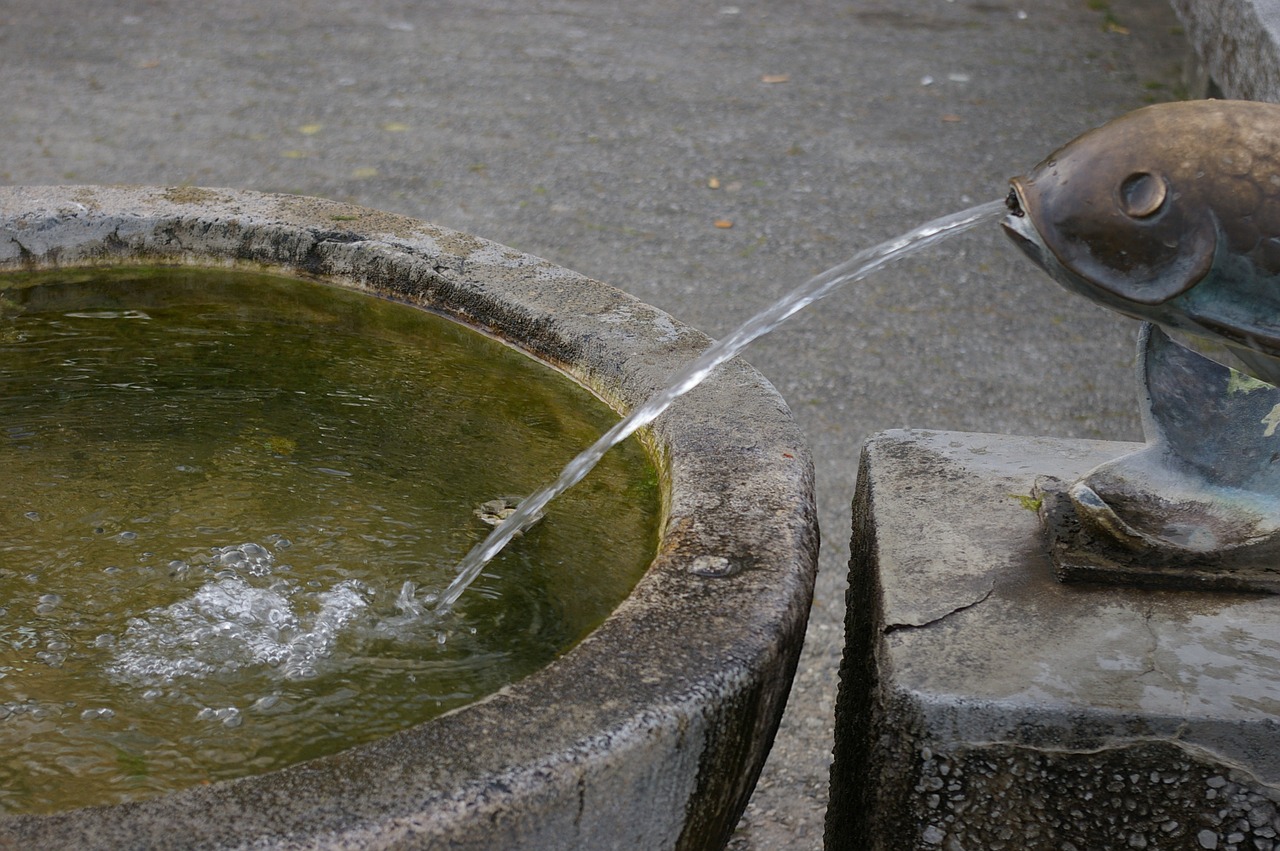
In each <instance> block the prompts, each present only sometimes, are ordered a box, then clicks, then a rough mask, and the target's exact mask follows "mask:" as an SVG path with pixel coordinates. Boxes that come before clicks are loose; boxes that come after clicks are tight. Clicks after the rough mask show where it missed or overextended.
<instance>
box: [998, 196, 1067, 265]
mask: <svg viewBox="0 0 1280 851" xmlns="http://www.w3.org/2000/svg"><path fill="white" fill-rule="evenodd" d="M1004 203H1005V206H1006V207H1008V208H1009V213H1008V214H1007V215H1006V216H1005V217H1004V219H1003V220H1002V221H1001V222H1000V226H1001V227H1002V228H1004V232H1005V233H1006V234H1007V235H1008V236H1009V238H1010V239H1011V240H1013V244H1014V245H1016V246H1018V249H1019V250H1020V251H1021V252H1022V253H1023V254H1025V255H1027V257H1029V258H1030V259H1031V261H1032V262H1034V263H1035V264H1036V265H1037V266H1039V267H1040V268H1041V269H1044V270H1045V271H1049V270H1050V269H1052V268H1053V266H1054V265H1056V264H1055V263H1053V262H1052V261H1051V260H1050V257H1051V256H1052V255H1050V253H1049V249H1048V246H1046V245H1045V244H1044V239H1043V238H1042V237H1041V236H1040V232H1039V231H1037V230H1036V227H1035V225H1034V224H1032V222H1031V217H1030V216H1029V215H1027V204H1026V200H1025V198H1024V197H1023V194H1022V187H1021V186H1020V185H1019V182H1018V178H1014V179H1013V180H1012V181H1010V182H1009V195H1008V197H1007V198H1005V199H1004Z"/></svg>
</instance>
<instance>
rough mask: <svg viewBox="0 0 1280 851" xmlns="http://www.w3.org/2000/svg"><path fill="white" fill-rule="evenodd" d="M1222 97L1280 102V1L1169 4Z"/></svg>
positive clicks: (1172, 0) (1176, 1)
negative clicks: (1184, 27) (1184, 26)
mask: <svg viewBox="0 0 1280 851" xmlns="http://www.w3.org/2000/svg"><path fill="white" fill-rule="evenodd" d="M1170 3H1171V5H1172V6H1173V8H1174V10H1175V11H1176V12H1177V15H1178V18H1179V19H1180V20H1182V22H1183V23H1184V24H1185V25H1186V30H1187V37H1188V39H1189V40H1190V42H1191V43H1192V45H1193V46H1194V48H1195V52H1196V55H1197V56H1198V58H1199V60H1200V65H1201V66H1202V67H1203V68H1204V70H1205V72H1206V73H1207V74H1208V75H1209V77H1210V78H1212V79H1213V81H1214V83H1216V84H1217V86H1218V89H1219V91H1221V93H1222V95H1223V96H1225V97H1230V98H1241V99H1244V100H1266V101H1272V102H1280V0H1215V2H1205V0H1170Z"/></svg>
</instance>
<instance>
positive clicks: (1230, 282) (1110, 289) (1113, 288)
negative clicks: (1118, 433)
mask: <svg viewBox="0 0 1280 851" xmlns="http://www.w3.org/2000/svg"><path fill="white" fill-rule="evenodd" d="M1011 183H1012V192H1011V193H1010V195H1009V201H1008V203H1009V207H1010V210H1011V215H1010V216H1009V217H1008V218H1007V219H1006V221H1005V223H1004V226H1005V229H1006V230H1007V232H1008V233H1009V234H1010V236H1012V237H1013V239H1014V241H1015V242H1016V243H1017V244H1018V246H1019V247H1020V248H1021V249H1022V250H1023V251H1024V252H1025V253H1026V254H1028V255H1029V256H1030V257H1031V258H1032V259H1033V260H1034V261H1035V262H1036V263H1037V264H1039V265H1040V266H1041V267H1043V268H1044V269H1045V270H1046V271H1048V272H1049V274H1050V275H1052V276H1053V277H1054V278H1055V279H1056V280H1057V281H1058V282H1059V283H1061V284H1063V285H1064V286H1066V287H1067V288H1068V289H1070V290H1072V291H1074V292H1077V293H1079V294H1081V295H1084V296H1086V297H1088V298H1090V299H1093V300H1094V301H1097V302H1099V303H1101V304H1103V305H1105V306H1107V307H1109V308H1111V309H1113V310H1117V311H1119V312H1121V313H1124V314H1126V315H1129V316H1133V317H1136V318H1139V319H1145V320H1148V321H1151V322H1155V323H1156V324H1158V325H1160V326H1162V327H1164V328H1165V329H1166V330H1169V331H1172V332H1175V333H1176V332H1183V333H1184V334H1191V335H1195V336H1197V337H1202V338H1206V339H1208V340H1213V341H1217V342H1220V343H1223V344H1225V345H1226V346H1228V347H1229V349H1230V351H1231V353H1233V354H1234V355H1236V356H1237V357H1238V358H1239V359H1240V362H1241V364H1242V365H1243V367H1244V369H1245V370H1246V371H1247V372H1249V373H1250V374H1252V375H1254V376H1255V377H1257V378H1261V379H1263V380H1265V381H1268V382H1270V383H1272V384H1276V383H1280V105H1276V104H1269V103H1255V102H1251V101H1229V100H1222V101H1217V100H1213V101H1185V102H1178V103H1165V104H1158V105H1155V106H1150V107H1146V108H1145V109H1140V110H1137V111H1136V112H1132V113H1130V114H1128V115H1125V116H1123V117H1121V118H1118V119H1116V120H1114V121H1112V122H1110V123H1108V124H1106V125H1103V126H1102V127H1099V128H1098V129H1096V130H1092V131H1090V132H1088V133H1085V134H1084V135H1083V136H1080V137H1079V138H1077V139H1076V140H1074V141H1072V142H1070V143H1068V144H1067V145H1065V146H1063V147H1062V148H1060V149H1059V150H1057V151H1056V152H1054V153H1053V154H1051V155H1050V156H1049V157H1048V158H1047V159H1045V160H1044V161H1043V162H1041V163H1040V164H1039V165H1037V166H1036V167H1035V168H1034V169H1032V170H1031V171H1030V172H1029V173H1028V174H1027V175H1026V176H1023V177H1016V178H1014V179H1013V180H1012V181H1011ZM1233 365H1234V364H1233Z"/></svg>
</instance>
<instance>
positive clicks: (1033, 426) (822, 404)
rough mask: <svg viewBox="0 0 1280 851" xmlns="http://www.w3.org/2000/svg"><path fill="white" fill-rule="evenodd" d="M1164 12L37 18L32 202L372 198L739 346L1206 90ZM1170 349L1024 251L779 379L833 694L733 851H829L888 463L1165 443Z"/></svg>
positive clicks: (798, 719)
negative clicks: (876, 260) (900, 237)
mask: <svg viewBox="0 0 1280 851" xmlns="http://www.w3.org/2000/svg"><path fill="white" fill-rule="evenodd" d="M1188 57H1189V54H1188V52H1187V47H1186V44H1185V38H1184V36H1183V34H1182V32H1181V29H1180V28H1179V26H1178V22H1177V20H1176V19H1175V18H1174V16H1173V14H1172V12H1171V11H1170V10H1169V8H1168V6H1167V5H1166V4H1165V2H1164V1H1163V0H1127V2H1123V3H1121V2H1116V3H1115V4H1114V6H1113V5H1110V4H1108V2H1106V0H839V1H837V0H829V1H828V0H792V2H789V3H768V2H763V0H729V2H726V0H715V2H679V1H678V0H629V2H627V3H607V2H601V0H523V2H522V0H433V2H416V3H415V2H410V0H324V2H319V1H318V0H288V2H286V0H209V2H202V3H188V2H180V0H94V2H93V3H82V2H73V0H6V2H5V3H4V4H3V5H0V79H2V80H3V81H4V85H3V89H2V90H0V91H2V92H3V96H2V100H0V182H2V183H5V184H51V183H143V184H191V185H201V186H225V187H237V188H245V189H255V190H261V191H271V192H291V193H298V194H304V195H316V196H322V197H327V198H333V199H337V200H342V201H350V202H353V203H356V204H362V205H365V206H368V207H374V208H379V209H383V210H389V211H393V212H397V213H403V214H407V215H410V216H416V217H419V218H423V219H428V220H431V221H435V222H438V223H440V224H442V225H446V226H449V227H452V228H456V229H459V230H464V231H469V232H472V233H475V234H477V235H480V236H483V237H487V238H489V239H493V240H496V241H498V242H502V243H506V244H507V245H510V246H513V247H515V248H518V249H520V250H522V251H526V252H529V253H532V254H536V255H539V256H542V257H545V258H547V259H549V260H551V261H553V262H555V263H557V264H559V265H561V266H565V267H568V268H571V269H574V270H576V271H579V272H582V273H584V274H587V275H589V276H591V277H594V278H598V279H600V280H602V281H605V282H608V283H610V284H613V285H615V286H618V287H621V288H622V289H625V290H627V291H629V292H631V293H633V294H635V295H636V296H638V297H640V298H641V299H643V300H644V301H646V302H649V303H650V304H653V305H655V306H657V307H659V308H662V309H664V310H666V311H668V312H670V313H671V314H673V315H675V316H677V317H679V318H680V319H682V320H684V321H686V322H688V323H690V324H692V325H695V326H698V327H700V328H702V329H703V330H705V331H706V332H708V333H709V334H711V335H713V336H719V335H722V334H724V333H725V332H727V331H728V330H730V329H731V328H733V327H734V326H736V325H737V324H738V323H739V322H741V321H742V320H744V319H746V318H747V317H749V316H750V315H751V314H753V313H755V312H756V311H757V310H759V309H761V308H763V307H764V306H766V305H767V304H769V303H770V302H771V301H773V300H774V299H776V298H778V297H779V296H780V295H782V294H783V293H784V292H786V291H787V290H789V289H791V288H792V287H794V286H795V285H797V284H798V283H800V282H801V281H802V280H803V279H805V278H807V277H808V276H810V275H812V274H814V273H816V272H819V271H821V270H823V269H825V268H827V267H829V266H831V265H834V264H836V263H838V262H840V261H842V260H844V259H845V258H847V257H848V256H850V255H852V254H853V253H854V252H855V251H857V250H858V249H859V248H862V247H865V246H868V245H871V244H873V243H876V242H879V241H881V240H883V239H886V238H889V237H892V236H895V235H897V234H899V233H901V232H903V231H905V230H907V229H909V228H911V227H914V226H915V225H917V224H920V223H922V222H924V221H926V220H929V219H932V218H934V217H937V216H940V215H943V214H946V213H949V212H953V211H956V210H959V209H962V208H965V207H969V206H972V205H976V204H979V203H981V202H985V201H990V200H994V199H998V198H1001V197H1003V195H1004V194H1005V192H1006V182H1007V179H1008V178H1009V177H1010V176H1012V175H1014V174H1017V173H1019V172H1021V171H1023V170H1025V169H1028V168H1030V167H1031V166H1032V165H1034V164H1035V163H1036V162H1038V161H1039V160H1040V159H1042V158H1044V157H1045V156H1046V155H1048V154H1049V153H1050V151H1052V150H1053V149H1054V148H1055V147H1057V146H1058V145H1060V144H1062V143H1063V142H1065V141H1067V140H1068V139H1070V138H1072V137H1074V136H1075V135H1077V134H1078V133H1080V132H1082V131H1083V130H1085V129H1087V128H1089V127H1091V126H1095V125H1097V124H1100V123H1102V122H1103V121H1105V120H1107V119H1109V118H1111V117H1114V116H1117V115H1120V114H1122V113H1124V112H1127V111H1129V110H1131V109H1134V108H1137V107H1139V106H1142V105H1144V104H1146V103H1150V102H1154V101H1160V100H1169V99H1174V98H1177V97H1183V96H1186V95H1187V94H1188V88H1189V84H1187V83H1186V80H1185V78H1186V68H1185V66H1186V63H1187V61H1188ZM1135 331H1136V326H1135V325H1134V323H1132V322H1131V321H1129V320H1125V319H1121V318H1118V317H1115V316H1113V315H1110V314H1108V313H1106V312H1104V311H1102V310H1101V309H1100V308H1097V307H1094V306H1093V305H1091V304H1088V303H1086V302H1084V301H1083V300H1081V299H1078V298H1076V297H1074V296H1070V295H1068V294H1066V293H1065V292H1063V291H1060V290H1059V289H1058V288H1057V287H1056V286H1055V285H1054V284H1052V283H1051V282H1050V281H1049V280H1048V278H1046V277H1044V276H1043V275H1042V274H1041V273H1039V272H1038V271H1036V270H1035V269H1034V268H1033V267H1032V266H1031V265H1030V264H1029V263H1028V262H1027V261H1025V260H1024V259H1023V258H1022V257H1021V256H1020V255H1019V254H1018V253H1017V252H1016V251H1015V250H1014V249H1013V248H1012V246H1011V245H1009V244H1007V240H1006V239H1005V238H1004V236H1003V235H1002V234H1001V233H1000V232H999V228H997V227H995V226H991V227H988V228H985V229H982V230H979V231H976V232H973V233H970V234H967V235H964V236H961V237H958V238H956V239H954V240H951V241H949V242H946V243H944V244H942V245H940V246H937V247H934V248H932V249H930V250H928V251H927V252H926V253H923V254H920V255H916V256H915V257H913V258H910V259H908V260H906V261H903V262H901V263H899V264H897V265H895V266H893V267H891V268H889V269H886V270H884V271H882V272H880V273H877V274H876V275H875V276H873V277H872V278H869V279H867V280H866V281H864V282H862V283H860V284H857V285H855V286H853V287H851V288H849V289H848V290H847V291H844V292H839V293H837V294H835V295H833V296H831V297H830V298H829V299H827V300H826V301H824V302H822V303H821V304H820V305H818V306H816V307H814V308H811V309H809V310H808V311H806V312H805V313H803V314H801V315H800V316H797V317H796V318H794V319H793V320H792V321H791V322H789V323H788V324H787V325H785V326H783V327H782V328H781V329H780V330H778V331H776V332H775V333H774V334H773V335H771V336H770V337H768V338H766V339H763V340H761V341H759V342H757V343H756V344H754V345H753V346H752V347H751V348H750V349H749V350H748V352H747V354H746V357H747V359H748V360H749V361H750V362H752V363H753V364H754V365H755V366H756V367H757V368H758V369H760V370H761V371H762V372H763V373H764V374H765V375H766V376H768V377H769V379H770V380H771V381H773V382H774V384H775V385H777V387H778V388H779V390H780V391H781V392H782V394H783V395H784V397H785V398H786V399H787V400H788V402H789V404H790V405H791V408H792V410H793V412H794V413H795V416H796V417H797V419H798V420H799V422H800V423H801V425H802V426H803V428H804V429H805V430H806V433H807V434H808V437H809V440H810V443H811V446H812V448H813V450H814V454H815V459H816V462H817V476H818V500H819V508H820V516H821V523H822V531H823V539H824V540H823V551H822V556H821V572H820V576H819V580H818V592H817V599H816V601H815V604H814V609H813V615H812V620H811V626H810V630H809V634H808V641H807V644H806V648H805V652H804V656H803V657H802V660H801V668H800V671H799V674H798V675H797V679H796V683H795V686H794V689H793V693H792V697H791V701H790V705H789V708H788V712H787V715H786V717H785V719H784V721H783V725H782V729H781V731H780V733H779V736H778V739H777V742H776V744H775V748H774V752H773V755H772V756H771V758H770V761H769V764H768V765H767V767H766V768H765V771H764V774H763V775H762V777H761V779H760V782H759V785H758V787H757V791H756V793H755V796H754V798H753V800H752V802H751V805H750V807H749V808H748V810H747V813H746V815H745V816H744V817H743V820H742V823H741V826H740V828H739V830H738V832H737V833H736V834H735V836H734V838H733V840H732V841H731V844H730V847H731V848H734V849H739V851H743V850H744V849H752V850H753V851H763V849H818V848H820V847H821V844H822V840H821V834H822V820H823V813H824V811H825V808H826V788H827V769H828V766H829V764H830V750H831V741H832V734H831V725H832V705H833V701H834V696H835V689H836V669H837V665H838V662H839V656H840V649H841V643H842V638H843V636H842V631H843V612H844V605H845V600H844V589H845V570H846V562H847V559H848V540H847V539H848V528H849V505H850V501H851V499H852V496H853V490H854V480H855V476H856V470H857V462H858V454H859V447H860V445H861V443H862V441H863V440H864V439H865V438H866V437H867V436H868V435H869V434H871V433H873V432H876V431H879V430H881V429H885V428H897V427H918V428H939V429H954V430H961V431H979V432H1001V433H1009V434H1023V435H1056V436H1062V437H1090V438H1106V439H1137V438H1138V437H1139V426H1138V418H1137V409H1136V406H1135V388H1134V386H1133V383H1132V377H1131V374H1130V370H1131V364H1132V360H1133V338H1134V334H1135Z"/></svg>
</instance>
